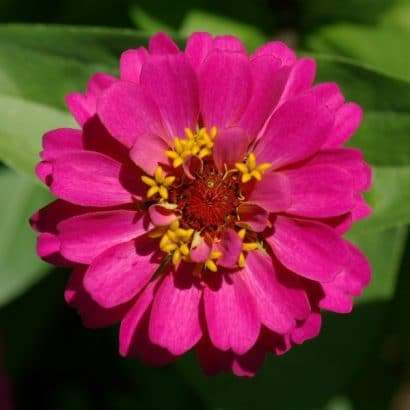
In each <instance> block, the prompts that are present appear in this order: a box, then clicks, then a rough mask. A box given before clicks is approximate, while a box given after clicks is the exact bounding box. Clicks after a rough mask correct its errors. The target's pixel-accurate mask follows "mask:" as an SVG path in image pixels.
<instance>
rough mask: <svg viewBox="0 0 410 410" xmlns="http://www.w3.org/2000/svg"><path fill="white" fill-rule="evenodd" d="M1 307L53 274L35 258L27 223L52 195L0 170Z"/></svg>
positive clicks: (30, 230)
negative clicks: (47, 274) (0, 198)
mask: <svg viewBox="0 0 410 410" xmlns="http://www.w3.org/2000/svg"><path fill="white" fill-rule="evenodd" d="M0 191H1V194H2V200H1V202H0V306H2V305H4V304H6V303H8V302H10V301H11V300H12V299H13V298H15V297H17V296H19V295H20V294H22V293H23V292H24V291H25V290H27V289H28V288H29V287H31V286H32V285H33V284H34V283H35V282H36V281H38V280H39V279H40V278H42V277H43V276H44V274H45V273H46V272H47V271H49V270H50V265H48V264H46V263H44V262H42V261H41V260H40V259H39V257H38V256H37V254H36V234H35V232H33V230H32V229H31V227H30V226H29V223H28V219H29V217H30V216H31V214H32V213H33V212H35V211H36V210H37V209H38V208H40V207H42V206H44V205H45V204H46V203H47V202H49V200H50V195H49V194H48V193H47V192H45V191H44V190H42V189H41V188H40V187H37V186H36V185H34V184H33V183H32V182H31V181H30V180H28V179H26V178H25V177H22V176H19V175H17V174H15V173H13V172H12V171H10V170H7V169H5V168H2V169H0Z"/></svg>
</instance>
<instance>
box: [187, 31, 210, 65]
mask: <svg viewBox="0 0 410 410" xmlns="http://www.w3.org/2000/svg"><path fill="white" fill-rule="evenodd" d="M212 49H213V39H212V36H211V35H210V34H208V33H193V34H192V35H191V36H190V37H189V39H188V41H187V44H186V48H185V55H186V56H187V58H188V60H189V61H190V63H191V65H192V67H193V68H194V69H195V71H198V70H199V67H200V66H201V64H202V62H203V61H204V60H205V58H206V57H207V55H208V54H209V52H210V51H211V50H212Z"/></svg>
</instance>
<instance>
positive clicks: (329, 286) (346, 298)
mask: <svg viewBox="0 0 410 410" xmlns="http://www.w3.org/2000/svg"><path fill="white" fill-rule="evenodd" d="M322 288H323V293H324V297H323V298H322V299H320V301H319V307H320V308H321V309H326V310H329V311H331V312H336V313H350V312H351V311H352V309H353V298H352V297H351V295H349V293H347V292H345V291H344V290H343V289H340V288H339V287H337V286H334V285H333V283H325V284H323V285H322Z"/></svg>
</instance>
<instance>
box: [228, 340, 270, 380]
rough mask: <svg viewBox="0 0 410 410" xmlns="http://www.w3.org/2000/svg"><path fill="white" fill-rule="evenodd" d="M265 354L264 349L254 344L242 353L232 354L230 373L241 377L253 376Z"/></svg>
mask: <svg viewBox="0 0 410 410" xmlns="http://www.w3.org/2000/svg"><path fill="white" fill-rule="evenodd" d="M265 356H266V349H265V348H263V347H262V346H260V345H258V344H256V345H255V346H254V347H253V348H252V349H251V350H250V351H249V352H247V353H245V354H244V355H240V356H239V355H234V357H233V361H232V373H233V374H235V375H236V376H241V377H253V376H255V375H256V373H257V372H258V370H259V369H260V368H261V366H262V364H263V362H264V360H265Z"/></svg>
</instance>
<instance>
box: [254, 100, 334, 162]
mask: <svg viewBox="0 0 410 410" xmlns="http://www.w3.org/2000/svg"><path fill="white" fill-rule="evenodd" d="M333 122H334V119H333V114H332V113H331V112H330V110H329V109H328V108H327V107H326V106H325V105H322V104H320V103H319V100H318V99H317V98H316V97H314V96H311V95H303V96H301V97H297V98H294V99H292V100H290V101H288V102H286V103H284V104H283V105H282V106H281V107H279V108H278V109H277V110H276V111H275V112H274V114H273V116H272V117H271V119H270V121H269V123H268V125H267V127H266V129H265V131H264V135H263V136H262V137H261V139H260V140H259V142H258V144H257V146H256V148H255V154H256V158H257V159H258V162H261V163H262V162H270V163H272V165H273V167H274V168H278V167H282V166H285V165H288V164H292V163H294V162H297V161H300V160H302V159H305V158H307V157H309V156H311V155H312V154H314V153H315V152H316V151H318V150H319V148H320V147H321V146H322V144H323V143H324V141H325V140H326V138H327V136H328V135H329V133H330V131H331V129H332V126H333Z"/></svg>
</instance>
